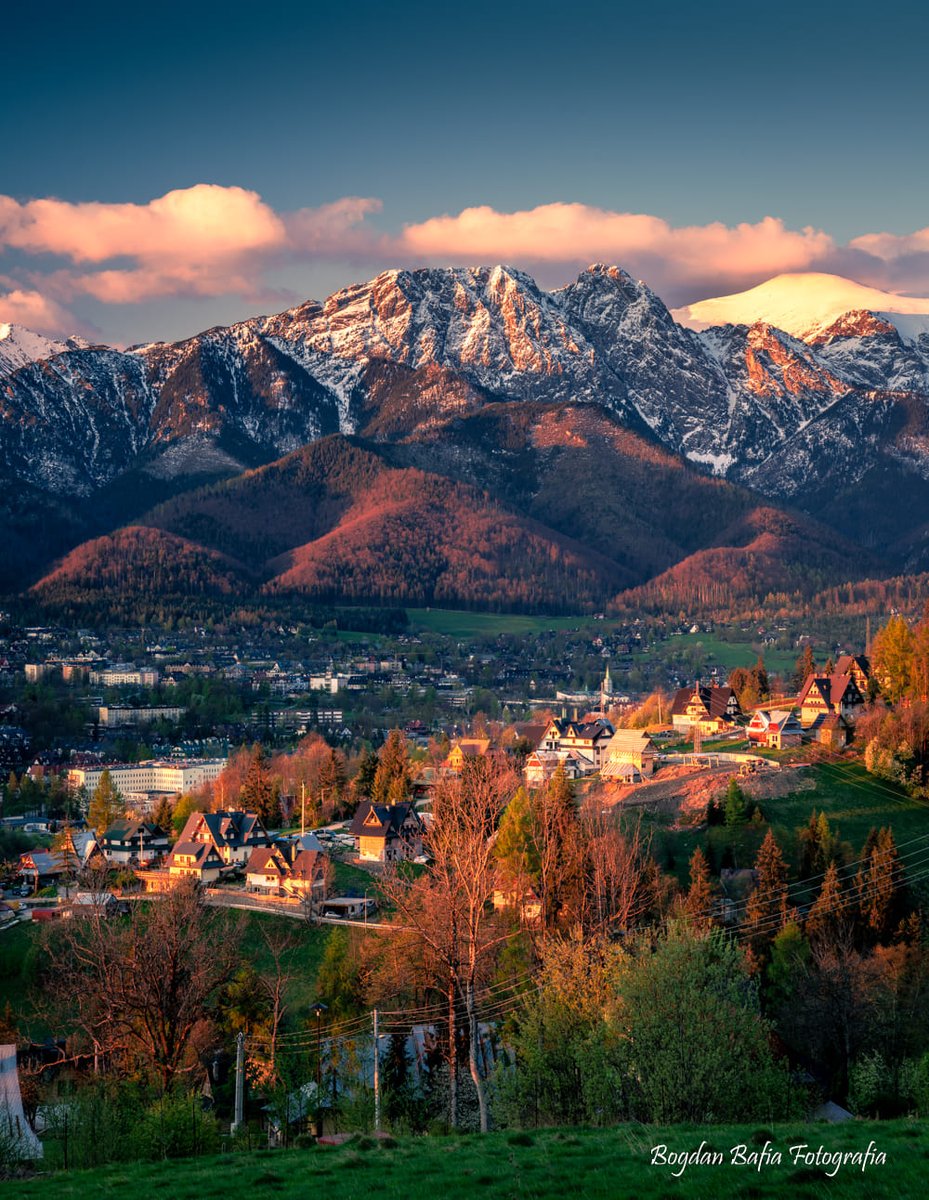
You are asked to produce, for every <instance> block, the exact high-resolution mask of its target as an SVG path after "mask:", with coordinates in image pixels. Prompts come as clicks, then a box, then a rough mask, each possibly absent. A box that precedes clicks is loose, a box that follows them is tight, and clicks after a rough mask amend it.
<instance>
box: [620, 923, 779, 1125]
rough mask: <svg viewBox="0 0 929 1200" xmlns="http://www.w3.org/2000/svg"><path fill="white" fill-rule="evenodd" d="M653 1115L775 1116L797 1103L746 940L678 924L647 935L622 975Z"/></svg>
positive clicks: (660, 1118) (665, 1120)
mask: <svg viewBox="0 0 929 1200" xmlns="http://www.w3.org/2000/svg"><path fill="white" fill-rule="evenodd" d="M619 990H620V995H621V997H622V1002H623V1003H622V1008H621V1010H620V1021H621V1026H622V1029H621V1032H622V1035H623V1036H624V1037H625V1038H626V1039H627V1040H628V1043H629V1047H630V1055H631V1060H632V1061H631V1064H630V1067H631V1072H632V1075H633V1077H634V1078H635V1079H636V1080H637V1083H638V1087H639V1089H640V1091H641V1096H642V1103H643V1106H644V1112H643V1117H644V1119H645V1120H646V1121H653V1122H655V1123H658V1124H671V1123H673V1122H680V1121H689V1122H701V1121H720V1122H722V1121H733V1120H749V1119H752V1120H758V1119H762V1118H764V1119H766V1120H772V1119H774V1116H775V1114H778V1115H783V1114H784V1112H785V1109H786V1107H787V1104H788V1094H789V1093H788V1077H787V1072H786V1070H784V1069H783V1068H781V1067H779V1066H778V1065H776V1064H775V1062H774V1059H773V1057H772V1054H771V1049H770V1045H769V1039H770V1032H771V1030H770V1026H769V1024H768V1023H767V1022H766V1021H765V1020H764V1019H763V1017H762V1016H761V1014H760V1011H759V1004H758V994H757V989H756V988H755V987H753V986H752V985H751V982H750V981H749V979H748V978H747V976H746V965H745V962H744V960H743V958H742V956H741V954H740V952H739V949H738V946H737V945H735V944H734V943H733V942H732V941H731V940H729V939H727V938H725V937H724V936H723V935H722V934H720V933H718V932H714V933H711V934H710V935H709V936H708V937H707V936H699V935H695V933H694V932H693V931H692V930H688V929H686V928H680V927H672V929H671V930H670V932H669V933H668V935H667V936H666V937H664V938H662V939H661V940H660V941H659V942H658V945H657V947H655V949H654V951H652V948H651V946H650V945H649V944H648V943H646V944H645V945H643V947H642V950H641V952H640V953H639V954H637V955H635V956H634V957H633V958H632V959H631V960H629V961H628V962H627V963H626V964H625V965H624V968H623V970H622V973H621V976H620V982H619Z"/></svg>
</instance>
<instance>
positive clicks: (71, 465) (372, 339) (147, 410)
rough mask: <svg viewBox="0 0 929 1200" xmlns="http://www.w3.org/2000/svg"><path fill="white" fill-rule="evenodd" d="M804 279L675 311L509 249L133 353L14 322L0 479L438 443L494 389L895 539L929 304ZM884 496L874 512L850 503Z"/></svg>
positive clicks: (105, 482)
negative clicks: (601, 419) (737, 302)
mask: <svg viewBox="0 0 929 1200" xmlns="http://www.w3.org/2000/svg"><path fill="white" fill-rule="evenodd" d="M797 278H798V277H785V276H782V277H779V278H778V279H777V280H772V281H770V285H771V286H770V287H769V286H768V285H762V286H761V288H760V289H753V290H752V291H753V292H754V293H760V294H761V299H762V300H765V302H766V303H767V304H768V307H767V309H765V312H766V313H769V314H774V315H777V316H778V320H779V321H781V325H780V326H779V325H778V324H776V323H774V322H773V321H771V320H752V321H751V322H748V323H724V324H714V325H712V326H711V327H709V328H706V329H702V330H696V329H693V328H690V327H688V326H687V325H685V324H682V323H681V322H680V321H679V320H675V319H674V316H673V315H672V313H670V312H669V310H668V309H667V308H666V306H665V305H664V304H663V303H662V301H661V300H660V299H659V298H658V297H657V296H656V295H655V294H654V293H653V292H652V291H651V290H650V289H649V288H648V287H647V286H646V285H645V284H644V283H642V282H641V281H637V280H635V279H633V278H632V277H631V276H630V275H628V274H627V273H626V272H625V271H623V270H621V269H619V268H617V267H611V266H606V265H603V264H596V265H594V266H592V267H590V268H588V269H587V270H585V271H583V272H581V274H580V275H579V276H578V278H577V279H576V280H575V281H573V282H572V283H570V284H568V285H567V286H566V287H563V288H560V289H558V290H557V291H554V292H547V291H544V290H543V289H541V288H540V287H539V286H538V284H536V282H535V281H534V280H533V279H532V278H531V277H530V276H529V275H527V274H525V273H524V272H521V271H518V270H515V269H513V268H508V267H505V266H496V267H491V268H474V269H464V268H454V269H445V268H430V269H420V270H410V271H407V270H395V271H387V272H383V273H382V274H380V275H378V276H377V277H376V278H374V279H372V280H369V281H368V282H366V283H362V284H356V285H352V286H351V287H347V288H343V289H341V290H340V291H338V292H336V293H334V294H333V295H332V296H330V297H329V298H328V299H326V300H325V301H323V302H317V301H309V302H307V303H305V304H301V305H298V306H296V307H294V308H292V309H289V310H287V311H286V312H282V313H278V314H275V315H272V316H265V317H256V318H252V319H250V320H247V321H243V322H240V323H238V324H235V325H232V326H229V327H227V328H217V329H211V330H208V331H206V332H204V333H202V334H199V335H197V336H195V337H192V338H188V339H186V340H184V341H181V342H177V343H152V344H148V345H144V346H139V347H135V348H133V349H132V350H130V351H125V352H124V351H118V350H112V349H107V348H105V347H88V346H87V345H86V344H84V343H80V342H78V341H76V340H69V341H67V342H53V341H51V340H50V339H39V337H38V335H29V336H27V335H26V332H25V331H19V330H18V329H17V327H12V329H11V330H10V331H9V332H8V333H7V334H6V336H5V337H4V338H3V339H2V340H0V355H2V354H3V350H2V348H3V347H6V348H7V350H6V357H5V358H3V357H0V374H2V375H3V377H4V381H3V388H4V405H3V408H2V410H0V475H2V477H3V478H4V479H5V481H7V482H11V481H19V482H20V483H21V484H23V485H28V486H30V487H34V488H38V489H40V490H41V491H42V492H43V493H44V494H47V495H49V496H52V497H57V498H58V500H59V501H65V500H68V499H69V498H74V497H84V498H88V500H89V499H90V498H92V497H94V496H95V495H97V494H98V493H99V492H100V491H101V489H110V490H112V489H113V488H114V487H116V486H117V485H118V484H119V481H120V480H121V479H124V478H128V477H129V475H133V478H135V477H136V476H138V477H145V478H149V479H156V480H160V481H162V482H164V481H166V480H173V481H175V483H174V484H172V486H181V485H182V483H183V479H184V478H185V476H190V477H193V476H196V475H199V476H200V477H201V478H202V477H203V476H206V475H214V476H215V475H216V474H222V473H229V472H231V471H235V470H237V469H245V468H247V467H252V466H257V465H260V464H261V463H266V462H269V461H272V460H274V459H276V458H278V457H280V456H281V455H284V454H287V453H289V452H291V451H293V450H295V449H296V448H298V447H300V446H303V445H306V444H308V443H310V442H313V441H315V440H318V439H319V438H322V437H325V436H326V435H327V434H331V433H342V434H350V435H360V436H362V437H367V438H369V439H373V440H375V441H391V440H393V441H398V442H403V441H405V440H409V439H420V440H423V439H426V440H429V439H431V443H432V444H435V445H436V446H438V445H439V442H440V441H441V444H442V445H443V446H445V447H446V448H447V449H448V453H450V454H453V452H454V451H453V447H454V440H455V437H456V421H458V420H459V419H460V418H461V417H462V416H463V415H465V414H467V413H470V412H473V411H475V410H477V409H480V408H482V407H484V406H486V405H488V404H493V403H500V402H504V403H517V404H518V403H526V402H529V403H543V404H551V405H556V404H565V403H568V404H588V405H597V406H600V407H601V408H605V409H608V410H609V411H610V412H612V413H613V414H615V415H616V416H617V417H618V418H619V419H620V420H621V421H622V422H624V423H625V424H627V425H628V426H629V427H630V428H631V429H633V430H636V431H638V432H640V433H644V434H646V435H647V436H648V437H650V438H652V439H654V440H656V441H657V442H659V443H661V444H662V445H663V446H664V447H665V448H666V449H668V450H671V451H673V452H674V453H676V454H679V455H681V456H683V457H684V458H686V459H687V460H689V461H690V462H691V463H692V464H694V465H695V466H696V467H698V468H699V469H701V470H704V471H707V472H709V473H714V474H717V475H724V476H725V477H726V478H728V479H730V480H733V481H735V482H739V483H742V484H745V485H747V486H749V487H751V488H753V489H755V490H757V491H758V492H760V493H761V494H762V495H763V496H765V497H768V498H770V499H772V500H774V501H777V502H783V501H787V502H790V503H792V504H794V505H796V506H798V507H801V508H804V509H806V511H808V512H812V513H814V514H815V515H825V517H826V519H828V520H830V521H832V522H833V524H835V525H836V527H837V528H843V529H846V530H848V531H849V532H851V533H853V534H854V535H855V536H861V537H863V538H865V540H868V539H871V538H873V539H875V541H874V544H877V545H886V544H887V542H888V538H889V540H890V542H892V543H894V545H895V546H896V544H897V543H898V542H899V540H900V535H898V534H897V533H895V532H894V525H893V522H892V521H891V520H890V516H891V515H892V513H893V514H898V513H899V498H900V496H902V495H906V496H908V497H909V503H910V504H911V507H912V506H918V505H919V504H922V503H923V501H924V500H925V503H926V505H929V483H927V481H929V329H927V327H929V301H918V300H915V299H912V298H909V299H908V298H900V297H896V298H894V297H890V302H892V303H893V304H898V303H899V304H903V302H904V301H907V302H908V303H909V304H910V307H911V310H912V311H909V312H897V311H895V310H894V309H893V307H892V305H890V306H889V301H888V296H889V294H888V293H878V292H874V291H873V289H861V287H860V285H857V284H851V281H841V280H840V281H839V284H841V285H842V286H841V287H839V284H836V282H835V280H836V279H837V277H829V276H824V277H821V278H820V284H821V288H820V290H817V289H816V288H814V289H813V290H814V293H815V295H816V296H818V297H819V300H818V301H817V303H820V302H822V303H823V304H824V307H821V308H820V309H818V310H817V311H818V313H819V316H818V319H817V320H816V321H814V322H813V323H812V324H810V323H809V322H808V320H807V318H808V317H809V315H810V312H811V309H810V308H809V305H808V306H807V307H806V308H804V307H803V306H802V305H801V304H800V303H799V301H798V299H797V297H798V295H799V291H798V288H799V285H798V283H797ZM785 280H788V281H789V282H788V283H785V282H784V281H785ZM823 280H825V282H823ZM845 284H849V285H850V288H851V290H849V289H848V288H845V287H844V285H845ZM775 285H776V286H775ZM765 289H767V290H765ZM837 289H838V290H837ZM862 292H867V294H868V297H869V298H870V299H874V297H877V298H879V299H880V301H881V307H880V308H879V309H876V308H865V307H862V306H861V305H858V306H853V307H852V308H851V309H848V308H842V311H841V312H839V313H838V315H836V314H835V311H834V307H835V304H837V303H838V301H837V300H836V299H835V296H836V295H838V296H841V297H846V298H847V297H849V296H851V297H854V298H856V299H858V300H860V299H861V297H862ZM748 295H751V293H743V294H742V298H743V299H742V302H743V305H744V297H745V296H748ZM823 297H827V298H828V297H831V299H829V301H828V303H826V302H825V301H823ZM732 299H733V298H731V297H730V298H726V297H724V298H722V299H721V300H720V301H719V302H711V301H705V302H702V304H703V305H711V304H713V303H717V304H722V301H726V300H732ZM735 299H738V297H737V298H735ZM755 299H756V300H757V299H758V296H757V295H756V297H755ZM775 301H776V303H775ZM810 303H813V302H812V301H810ZM843 303H844V301H843ZM920 304H922V305H924V306H925V310H919V305H920ZM830 305H831V306H832V307H830ZM778 306H779V307H778ZM840 307H841V305H840ZM698 309H700V306H699V305H694V306H691V308H690V310H689V311H688V313H687V314H686V319H687V320H688V321H690V322H691V323H692V324H699V323H700V318H699V316H697V317H695V316H694V312H695V311H696V310H698ZM700 311H701V312H703V313H704V314H705V313H707V312H708V311H710V310H709V309H706V308H703V309H700ZM713 311H716V310H713ZM742 311H746V310H745V309H744V307H743V310H742ZM754 311H760V310H754ZM678 315H679V316H680V315H681V314H678ZM784 324H786V325H787V326H789V327H790V328H788V329H785V328H784V327H783V325H784ZM801 325H802V328H801ZM801 333H802V335H803V336H802V337H801V336H798V334H801ZM14 354H15V361H14ZM133 473H134V474H133ZM924 486H925V487H926V488H927V491H926V495H925V497H924V496H923V490H922V489H923V488H924ZM884 493H886V496H887V519H886V520H884V519H883V518H881V519H879V520H876V521H875V520H874V519H872V517H873V514H872V517H869V516H868V515H867V512H866V509H867V505H866V504H865V503H864V501H865V499H870V500H873V498H874V497H875V496H876V495H883V494H884ZM878 516H880V514H878ZM913 520H914V521H915V520H916V508H915V507H913ZM869 522H870V524H869ZM871 526H873V530H874V531H873V532H872V533H869V532H868V530H869V529H870V528H871ZM904 533H905V531H904ZM891 535H892V536H891ZM906 536H909V535H906ZM919 536H920V537H922V536H923V535H919ZM925 540H927V541H929V536H927V537H926V539H925ZM921 544H922V543H920V546H921ZM898 551H899V554H900V555H901V556H903V558H904V559H905V560H906V561H910V558H909V557H907V556H911V555H912V553H915V552H916V551H914V550H913V547H912V545H911V544H910V542H909V541H905V544H904V543H901V544H900V545H899V547H898V550H897V549H895V550H894V553H897V552H898ZM926 552H927V553H929V549H927V551H926ZM918 553H920V554H921V553H922V549H919V550H918Z"/></svg>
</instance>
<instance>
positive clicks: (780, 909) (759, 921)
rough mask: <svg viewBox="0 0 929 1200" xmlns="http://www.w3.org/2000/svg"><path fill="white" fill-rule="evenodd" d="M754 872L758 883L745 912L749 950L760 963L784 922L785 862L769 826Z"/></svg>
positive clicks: (785, 903) (785, 914)
mask: <svg viewBox="0 0 929 1200" xmlns="http://www.w3.org/2000/svg"><path fill="white" fill-rule="evenodd" d="M755 871H756V872H757V875H758V883H757V885H756V887H755V890H754V891H753V892H752V894H751V895H750V896H749V898H748V906H747V908H746V914H745V915H746V918H747V921H748V925H749V936H750V939H751V952H752V955H753V957H754V958H755V960H756V962H760V961H761V960H762V959H763V958H764V957H765V955H766V953H767V949H768V947H769V946H770V944H771V942H772V941H773V940H774V938H775V937H776V935H777V933H778V931H779V930H781V929H783V928H784V926H785V925H786V923H787V865H786V863H785V862H784V855H783V854H782V852H781V848H780V846H779V845H778V844H777V839H776V838H775V836H774V833H773V832H772V831H771V830H770V829H769V830H768V832H767V833H766V834H765V839H764V841H763V842H762V843H761V849H760V850H759V851H758V857H757V859H756V860H755Z"/></svg>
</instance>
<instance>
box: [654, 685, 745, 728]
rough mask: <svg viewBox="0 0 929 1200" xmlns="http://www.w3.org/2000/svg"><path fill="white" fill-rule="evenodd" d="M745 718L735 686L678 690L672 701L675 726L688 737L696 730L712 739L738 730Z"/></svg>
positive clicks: (704, 686) (697, 686) (712, 686)
mask: <svg viewBox="0 0 929 1200" xmlns="http://www.w3.org/2000/svg"><path fill="white" fill-rule="evenodd" d="M741 715H742V709H741V708H740V707H739V701H738V697H737V696H736V694H735V692H734V691H733V690H732V688H731V687H717V686H716V685H714V684H701V683H696V684H694V686H693V687H692V688H689V687H683V688H678V690H677V691H676V692H675V693H674V699H673V700H672V701H671V723H672V724H673V726H674V728H675V729H677V730H679V731H680V732H681V733H683V734H685V736H687V737H690V736H692V735H693V732H694V729H695V728H696V729H698V730H699V731H700V733H701V734H703V735H705V736H709V735H711V734H714V733H725V732H727V731H728V730H731V729H733V728H735V724H736V721H737V720H738V718H739V717H740V716H741Z"/></svg>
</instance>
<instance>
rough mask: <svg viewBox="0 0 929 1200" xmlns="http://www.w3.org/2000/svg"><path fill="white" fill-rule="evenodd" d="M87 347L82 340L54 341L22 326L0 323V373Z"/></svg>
mask: <svg viewBox="0 0 929 1200" xmlns="http://www.w3.org/2000/svg"><path fill="white" fill-rule="evenodd" d="M87 345H88V343H87V342H85V341H84V339H83V338H76V337H74V338H68V339H67V340H66V341H56V340H55V339H54V338H47V337H45V335H44V334H41V333H35V332H34V331H33V330H31V329H25V328H23V326H22V325H11V324H2V323H0V373H2V374H6V373H7V372H9V371H15V370H17V369H18V368H19V367H25V366H26V365H27V364H28V363H31V362H36V361H38V360H39V359H43V358H51V356H52V355H53V354H64V353H65V352H66V351H67V350H77V349H82V348H84V347H86V346H87Z"/></svg>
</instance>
